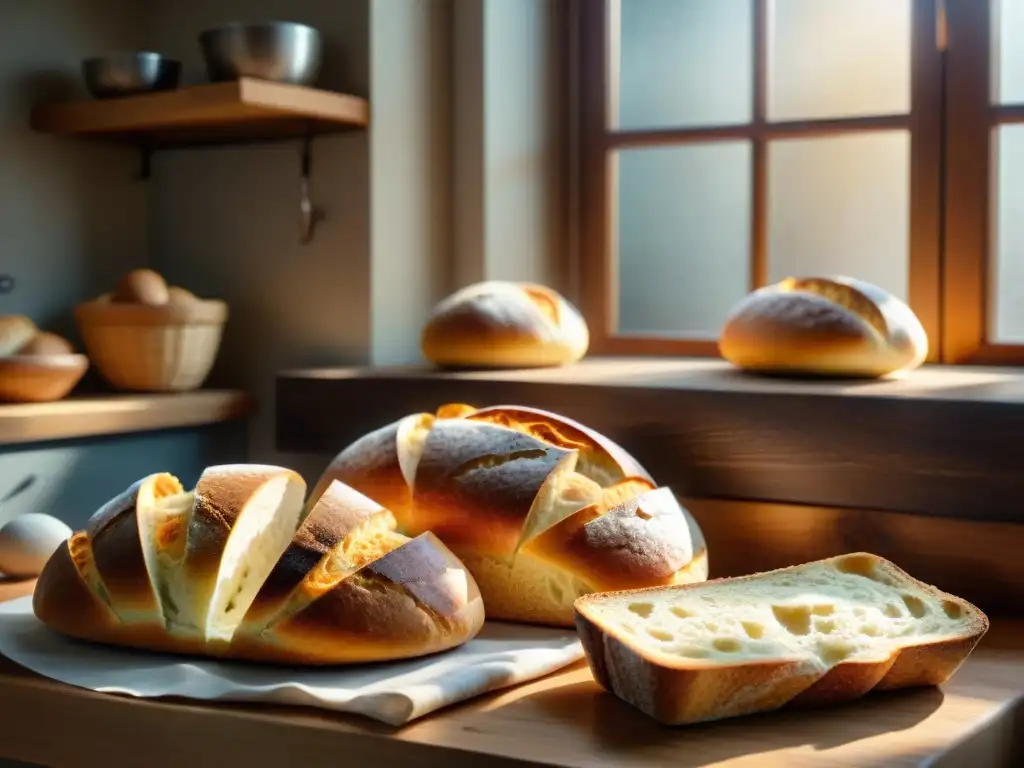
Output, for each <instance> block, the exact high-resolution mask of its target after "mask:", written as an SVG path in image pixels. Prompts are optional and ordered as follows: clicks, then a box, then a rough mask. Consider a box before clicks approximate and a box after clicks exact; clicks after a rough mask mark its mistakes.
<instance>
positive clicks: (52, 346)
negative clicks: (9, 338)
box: [18, 331, 75, 355]
mask: <svg viewBox="0 0 1024 768" xmlns="http://www.w3.org/2000/svg"><path fill="white" fill-rule="evenodd" d="M74 352H75V348H74V347H73V346H71V342H70V341H68V340H67V339H65V338H64V337H63V336H58V335H57V334H56V333H50V332H48V331H40V332H39V333H37V334H35V335H34V336H33V337H32V338H31V339H29V341H28V343H27V344H26V345H25V346H23V347H22V348H21V349H19V350H18V354H19V355H72V354H74Z"/></svg>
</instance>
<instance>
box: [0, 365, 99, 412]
mask: <svg viewBox="0 0 1024 768" xmlns="http://www.w3.org/2000/svg"><path fill="white" fill-rule="evenodd" d="M88 369H89V358H87V357H86V356H85V355H75V354H68V355H13V356H11V357H3V358H0V402H6V403H47V402H51V401H53V400H62V399H64V398H65V397H67V396H68V394H69V393H70V392H71V390H72V389H74V388H75V385H76V384H78V382H79V381H81V379H82V377H83V376H84V375H85V372H86V371H87V370H88Z"/></svg>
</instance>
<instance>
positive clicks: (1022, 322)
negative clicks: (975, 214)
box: [989, 125, 1024, 344]
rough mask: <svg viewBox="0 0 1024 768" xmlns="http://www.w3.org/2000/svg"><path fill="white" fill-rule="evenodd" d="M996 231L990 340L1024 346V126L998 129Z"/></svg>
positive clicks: (991, 287) (991, 277)
mask: <svg viewBox="0 0 1024 768" xmlns="http://www.w3.org/2000/svg"><path fill="white" fill-rule="evenodd" d="M993 148H994V152H995V162H994V163H993V167H994V168H995V177H996V178H995V195H996V200H995V201H994V203H995V205H994V206H993V207H994V219H995V220H994V222H993V224H994V227H993V229H994V232H993V236H994V237H993V243H992V256H991V258H990V264H989V280H990V281H991V282H990V284H989V289H990V294H989V295H990V296H991V298H992V301H991V302H990V311H989V337H990V339H991V340H992V341H993V342H995V343H997V344H1021V343H1024V216H1022V215H1021V214H1022V213H1024V125H1002V126H1000V127H999V128H997V129H996V135H995V137H994V141H993Z"/></svg>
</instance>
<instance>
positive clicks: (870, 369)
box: [718, 277, 928, 378]
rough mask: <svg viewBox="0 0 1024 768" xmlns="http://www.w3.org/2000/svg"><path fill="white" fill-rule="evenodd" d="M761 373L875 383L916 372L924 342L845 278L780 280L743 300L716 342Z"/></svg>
mask: <svg viewBox="0 0 1024 768" xmlns="http://www.w3.org/2000/svg"><path fill="white" fill-rule="evenodd" d="M718 346H719V350H720V352H721V353H722V357H724V358H725V359H726V360H728V361H729V362H731V363H732V364H734V365H736V366H738V367H740V368H743V369H746V370H749V371H757V372H762V373H776V374H786V373H791V374H803V375H811V376H849V377H865V378H878V377H882V376H888V375H891V374H894V373H897V372H905V371H910V370H912V369H914V368H917V367H918V366H920V365H921V364H922V363H923V362H924V361H925V358H926V357H927V356H928V336H927V334H926V333H925V330H924V327H923V326H922V325H921V321H920V320H918V318H917V316H916V315H915V314H914V312H913V311H912V310H911V309H910V307H908V306H907V305H906V304H905V303H903V302H902V301H900V300H899V299H898V298H896V297H895V296H893V295H892V294H891V293H889V292H888V291H885V290H883V289H882V288H879V287H878V286H876V285H872V284H871V283H867V282H864V281H863V280H856V279H854V278H850V277H830V278H824V277H799V278H798V277H787V278H786V279H785V280H782V281H780V282H778V283H776V284H775V285H770V286H767V287H765V288H760V289H758V290H756V291H754V292H753V293H751V294H750V295H748V296H747V297H746V298H744V299H743V300H742V301H741V302H740V303H739V304H738V305H737V306H736V307H735V308H734V309H733V310H732V312H731V313H730V314H729V317H728V318H727V319H726V321H725V326H724V327H723V329H722V333H721V337H720V339H719V342H718Z"/></svg>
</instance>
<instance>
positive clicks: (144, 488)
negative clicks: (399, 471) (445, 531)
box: [33, 464, 484, 665]
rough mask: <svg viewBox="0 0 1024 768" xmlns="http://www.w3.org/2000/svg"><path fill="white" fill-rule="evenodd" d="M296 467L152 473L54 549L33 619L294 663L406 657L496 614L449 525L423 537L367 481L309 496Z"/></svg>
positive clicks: (104, 635)
mask: <svg viewBox="0 0 1024 768" xmlns="http://www.w3.org/2000/svg"><path fill="white" fill-rule="evenodd" d="M305 490H306V485H305V482H304V481H303V480H302V478H300V477H299V476H298V475H297V474H295V473H294V472H292V471H291V470H289V469H285V468H282V467H274V466H265V465H254V464H243V465H227V466H216V467H209V468H207V469H206V471H205V472H204V473H203V474H202V476H201V477H200V479H199V482H198V483H197V485H196V488H195V490H194V491H185V490H184V489H183V488H182V486H181V483H180V482H179V481H178V480H177V479H176V478H174V477H173V476H172V475H168V474H166V473H159V474H154V475H150V476H149V477H146V478H143V479H142V480H140V481H139V482H138V483H135V484H133V485H132V486H131V487H130V488H129V489H128V490H127V491H125V492H124V493H122V494H120V495H119V496H117V497H116V498H114V499H112V500H111V501H110V502H109V503H108V504H106V505H104V506H103V507H102V508H101V509H100V510H98V511H97V512H96V514H95V515H93V517H92V518H91V519H90V521H89V523H88V524H87V526H86V528H85V530H83V531H80V532H78V533H75V534H74V535H72V537H71V538H70V539H69V540H68V541H67V542H65V544H64V545H63V546H61V547H60V548H58V549H57V551H56V552H55V553H54V554H53V556H52V557H51V558H50V560H49V561H48V562H47V564H46V566H45V567H44V568H43V571H42V573H41V574H40V577H39V580H38V582H37V584H36V589H35V593H34V596H33V609H34V611H35V614H36V616H37V617H38V618H39V619H40V620H41V621H42V622H43V623H45V624H47V625H48V626H50V627H51V628H53V629H55V630H57V631H58V632H61V633H63V634H66V635H70V636H72V637H77V638H80V639H84V640H92V641H96V642H102V643H109V644H114V645H121V646H129V647H137V648H145V649H149V650H156V651H167V652H176V653H187V654H200V655H208V656H213V657H227V658H236V659H248V660H254V661H267V662H277V663H285V664H319V665H322V664H346V663H357V662H369V661H386V660H389V659H398V658H409V657H413V656H420V655H424V654H428V653H435V652H438V651H442V650H447V649H449V648H453V647H455V646H457V645H461V644H462V643H464V642H466V641H467V640H469V639H470V638H472V637H473V636H474V635H475V634H476V633H477V632H478V631H479V629H480V627H481V626H482V625H483V620H484V606H483V601H482V600H481V597H480V593H479V590H478V589H477V587H476V584H475V582H474V581H473V577H472V576H471V575H470V574H469V573H468V572H467V571H466V569H465V568H464V567H463V565H462V564H461V563H460V562H459V561H458V559H457V558H456V557H455V556H454V555H452V553H451V552H450V551H449V550H448V549H447V548H446V547H445V546H444V544H442V543H441V542H440V541H439V540H438V539H437V538H436V537H434V536H433V535H431V534H429V533H424V534H423V535H421V536H419V537H417V538H414V539H410V538H408V537H405V536H402V535H400V534H398V533H396V532H395V530H394V529H395V526H396V523H395V519H394V517H393V516H392V515H391V513H390V512H388V511H387V510H385V509H383V508H382V507H381V506H380V505H379V504H376V503H374V502H373V501H371V500H370V499H368V498H366V497H365V496H363V495H362V494H359V493H358V492H356V491H355V490H353V489H352V488H349V487H347V486H345V485H343V484H341V483H332V484H330V485H329V486H328V487H327V488H326V489H325V490H324V492H323V493H322V494H321V495H320V496H319V497H317V498H311V500H310V504H309V505H306V504H304V498H305Z"/></svg>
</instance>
